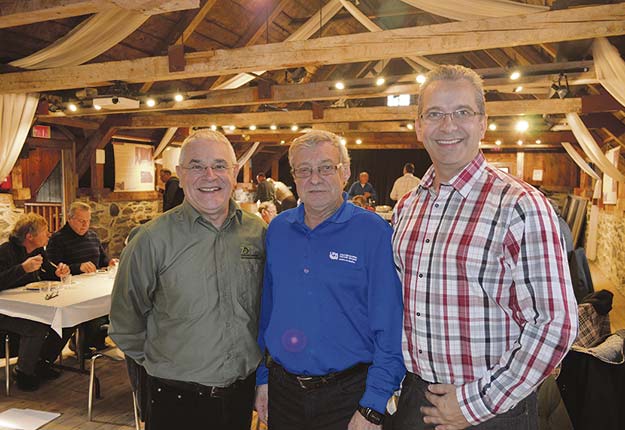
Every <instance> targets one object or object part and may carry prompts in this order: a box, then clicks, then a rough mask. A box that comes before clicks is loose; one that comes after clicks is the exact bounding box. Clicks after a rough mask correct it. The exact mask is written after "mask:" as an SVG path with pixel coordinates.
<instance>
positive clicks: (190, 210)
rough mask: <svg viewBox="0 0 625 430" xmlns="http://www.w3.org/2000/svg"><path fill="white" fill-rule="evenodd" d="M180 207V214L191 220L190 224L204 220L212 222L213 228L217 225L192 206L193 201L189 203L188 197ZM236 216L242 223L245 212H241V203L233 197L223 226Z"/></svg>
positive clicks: (208, 222) (207, 222) (206, 222)
mask: <svg viewBox="0 0 625 430" xmlns="http://www.w3.org/2000/svg"><path fill="white" fill-rule="evenodd" d="M180 208H181V210H180V212H179V213H180V216H182V217H183V219H186V220H187V221H188V222H189V224H191V225H192V224H193V223H195V222H196V221H198V220H202V222H203V223H205V224H210V225H211V226H212V227H213V228H214V227H215V226H213V224H211V222H210V221H208V220H207V219H206V218H204V217H203V216H202V214H201V213H200V212H198V210H197V209H195V208H194V207H193V206H191V203H189V202H188V201H187V200H186V199H185V200H184V201H183V202H182V204H181V205H180ZM235 217H236V220H237V221H238V222H239V223H241V219H242V218H243V213H242V212H241V208H240V207H239V205H238V204H237V203H236V202H235V201H234V200H233V199H232V198H231V199H230V201H229V203H228V215H227V216H226V219H225V220H224V223H223V225H222V227H224V226H226V225H228V224H230V222H231V221H232V219H233V218H235Z"/></svg>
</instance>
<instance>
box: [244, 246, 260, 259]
mask: <svg viewBox="0 0 625 430" xmlns="http://www.w3.org/2000/svg"><path fill="white" fill-rule="evenodd" d="M241 258H251V259H254V260H259V259H262V258H263V255H262V252H261V251H260V249H258V248H257V247H255V246H253V245H241Z"/></svg>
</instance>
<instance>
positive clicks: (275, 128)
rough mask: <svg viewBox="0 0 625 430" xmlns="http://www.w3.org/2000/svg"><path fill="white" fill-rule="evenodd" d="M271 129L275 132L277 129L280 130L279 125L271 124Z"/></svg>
mask: <svg viewBox="0 0 625 430" xmlns="http://www.w3.org/2000/svg"><path fill="white" fill-rule="evenodd" d="M269 129H270V130H274V131H275V130H277V129H278V126H277V125H275V124H271V125H270V126H269Z"/></svg>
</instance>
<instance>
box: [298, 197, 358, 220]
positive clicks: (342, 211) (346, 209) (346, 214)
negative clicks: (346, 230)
mask: <svg viewBox="0 0 625 430" xmlns="http://www.w3.org/2000/svg"><path fill="white" fill-rule="evenodd" d="M342 197H343V203H341V206H339V208H338V209H337V210H336V211H335V212H334V213H333V214H332V215H331V216H330V217H329V218H326V219H325V220H324V221H323V223H325V222H333V223H335V224H340V223H344V222H347V221H349V219H350V218H351V217H352V214H353V212H354V208H355V207H356V206H354V205H352V204H347V193H346V192H343V194H342ZM305 215H306V208H305V207H304V203H302V204H300V205H299V206H297V207H296V208H295V209H293V210H292V211H289V212H288V213H287V216H286V220H287V221H288V222H290V223H291V224H302V225H304V224H306V223H305V221H304V216H305ZM323 223H322V224H323Z"/></svg>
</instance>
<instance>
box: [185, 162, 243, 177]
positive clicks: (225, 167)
mask: <svg viewBox="0 0 625 430" xmlns="http://www.w3.org/2000/svg"><path fill="white" fill-rule="evenodd" d="M180 167H181V168H182V169H185V170H188V171H189V173H191V174H192V175H203V174H205V173H206V171H207V170H208V169H211V170H212V171H213V173H214V174H216V175H223V174H225V173H227V172H228V171H229V170H230V169H232V167H233V166H231V165H229V164H228V163H215V164H213V165H212V166H204V165H202V164H192V165H190V166H180Z"/></svg>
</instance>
